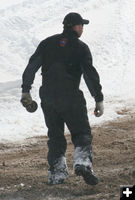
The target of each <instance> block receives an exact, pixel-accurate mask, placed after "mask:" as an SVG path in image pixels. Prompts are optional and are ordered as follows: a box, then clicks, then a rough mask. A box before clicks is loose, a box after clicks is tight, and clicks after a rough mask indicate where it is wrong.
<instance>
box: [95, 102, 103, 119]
mask: <svg viewBox="0 0 135 200" xmlns="http://www.w3.org/2000/svg"><path fill="white" fill-rule="evenodd" d="M103 113H104V105H103V101H100V102H96V105H95V110H94V115H95V116H96V117H100V116H101V115H103Z"/></svg>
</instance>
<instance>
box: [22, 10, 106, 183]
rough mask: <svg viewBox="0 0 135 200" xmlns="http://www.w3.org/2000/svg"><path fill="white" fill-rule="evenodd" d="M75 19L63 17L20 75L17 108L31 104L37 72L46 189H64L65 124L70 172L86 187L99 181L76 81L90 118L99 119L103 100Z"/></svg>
mask: <svg viewBox="0 0 135 200" xmlns="http://www.w3.org/2000/svg"><path fill="white" fill-rule="evenodd" d="M88 23H89V21H88V20H85V19H83V18H82V17H81V15H80V14H78V13H69V14H68V15H66V16H65V18H64V21H63V24H64V31H63V33H61V34H57V35H53V36H51V37H49V38H47V39H45V40H43V41H42V42H41V43H40V44H39V46H38V47H37V49H36V51H35V53H34V54H33V55H32V56H31V58H30V60H29V63H28V65H27V67H26V69H25V71H24V73H23V84H22V98H21V102H22V103H23V105H24V106H25V107H27V105H29V104H31V103H32V98H31V95H30V92H29V91H30V89H31V85H32V83H33V81H34V78H35V73H36V72H37V70H38V69H39V68H40V67H41V66H42V68H41V69H42V86H41V88H40V92H39V93H40V98H41V107H42V110H43V113H44V117H45V122H46V125H47V127H48V137H49V140H48V149H49V151H48V156H47V158H48V163H49V166H50V168H49V170H48V183H49V184H59V183H63V182H64V180H65V179H66V178H67V177H68V169H67V165H66V158H65V152H66V147H67V143H66V139H65V136H64V123H66V125H67V127H68V128H69V130H70V132H71V139H72V142H73V144H74V147H75V152H74V161H73V168H74V172H75V174H76V175H79V176H82V177H83V178H84V180H85V182H86V183H87V184H90V185H95V184H97V183H98V178H97V177H96V175H95V174H94V172H93V169H92V135H91V128H90V125H89V122H88V116H87V108H86V101H85V98H84V96H83V93H82V91H81V90H80V89H79V85H80V79H81V75H82V74H83V76H84V79H85V82H86V84H87V86H88V89H89V91H90V93H91V95H92V96H93V97H94V99H95V102H96V105H95V112H94V113H95V116H96V117H99V116H101V115H102V114H103V94H102V92H101V85H100V81H99V75H98V73H97V71H96V69H95V68H94V67H93V65H92V55H91V53H90V50H89V48H88V46H87V45H86V44H85V43H84V42H82V41H81V40H79V39H78V38H79V37H80V36H81V35H82V32H83V25H84V24H88Z"/></svg>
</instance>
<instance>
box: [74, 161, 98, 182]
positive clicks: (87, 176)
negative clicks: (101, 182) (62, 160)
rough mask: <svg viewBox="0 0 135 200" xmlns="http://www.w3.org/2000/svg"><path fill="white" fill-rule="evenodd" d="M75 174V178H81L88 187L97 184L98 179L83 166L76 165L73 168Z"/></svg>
mask: <svg viewBox="0 0 135 200" xmlns="http://www.w3.org/2000/svg"><path fill="white" fill-rule="evenodd" d="M75 174H76V175H77V176H82V177H83V179H84V181H85V182H86V183H87V184H88V185H96V184H98V178H97V177H96V176H95V175H94V174H92V172H90V171H88V170H86V168H85V166H83V165H78V166H76V167H75Z"/></svg>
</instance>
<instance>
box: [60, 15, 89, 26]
mask: <svg viewBox="0 0 135 200" xmlns="http://www.w3.org/2000/svg"><path fill="white" fill-rule="evenodd" d="M63 24H64V25H65V26H67V27H71V26H72V27H73V26H75V25H80V24H89V20H87V19H83V18H82V17H81V15H80V14H79V13H74V12H71V13H69V14H67V15H66V16H65V17H64V20H63Z"/></svg>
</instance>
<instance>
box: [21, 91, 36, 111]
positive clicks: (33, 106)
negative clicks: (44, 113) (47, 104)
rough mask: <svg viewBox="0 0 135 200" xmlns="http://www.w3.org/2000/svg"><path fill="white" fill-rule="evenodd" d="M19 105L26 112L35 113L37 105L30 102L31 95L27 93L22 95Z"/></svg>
mask: <svg viewBox="0 0 135 200" xmlns="http://www.w3.org/2000/svg"><path fill="white" fill-rule="evenodd" d="M21 103H22V105H23V106H24V107H25V108H26V110H27V111H28V112H35V111H36V110H37V108H38V105H37V103H36V102H35V101H33V100H32V98H31V95H30V93H28V92H26V93H22V97H21Z"/></svg>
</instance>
